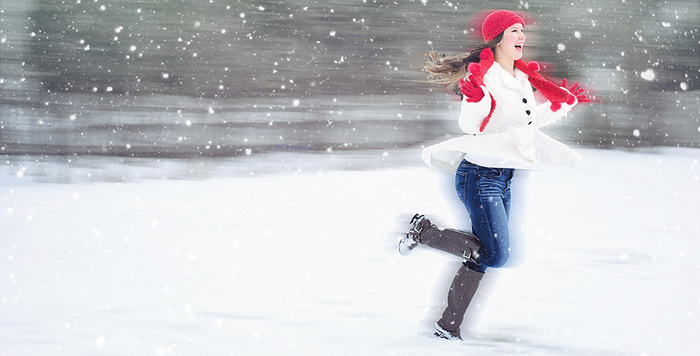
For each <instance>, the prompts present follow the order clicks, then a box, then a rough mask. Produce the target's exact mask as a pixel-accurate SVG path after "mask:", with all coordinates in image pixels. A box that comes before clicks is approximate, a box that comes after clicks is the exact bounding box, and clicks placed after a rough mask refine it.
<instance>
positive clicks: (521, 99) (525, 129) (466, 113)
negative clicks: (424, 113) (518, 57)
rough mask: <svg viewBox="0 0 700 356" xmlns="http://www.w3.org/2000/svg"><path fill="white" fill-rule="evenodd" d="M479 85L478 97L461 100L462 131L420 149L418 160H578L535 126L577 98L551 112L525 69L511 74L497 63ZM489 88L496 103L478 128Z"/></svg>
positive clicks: (527, 163)
mask: <svg viewBox="0 0 700 356" xmlns="http://www.w3.org/2000/svg"><path fill="white" fill-rule="evenodd" d="M484 86H485V87H486V88H485V89H484V94H485V95H484V98H483V99H482V100H481V101H479V102H476V103H470V102H467V101H466V98H463V99H462V104H461V111H460V114H459V127H460V129H462V131H463V132H464V133H465V135H463V136H461V137H457V138H453V139H449V140H447V141H443V142H440V143H438V144H435V145H432V146H429V147H427V148H425V149H424V150H423V153H422V159H423V161H424V162H425V163H426V164H428V165H429V166H433V167H439V168H445V169H448V170H452V171H454V170H456V169H457V166H458V165H459V163H460V162H461V161H462V159H466V160H468V161H469V162H471V163H474V164H478V165H480V166H484V167H494V168H517V169H535V168H538V167H540V166H542V165H551V164H576V163H578V162H579V161H580V160H581V156H580V155H579V154H577V153H576V152H574V151H573V150H571V149H570V148H569V147H567V146H566V145H564V144H563V143H561V142H559V141H556V140H555V139H553V138H551V137H549V136H547V135H546V134H544V133H542V132H541V131H540V130H539V129H540V128H541V127H544V126H546V125H549V124H551V123H552V122H554V121H556V120H558V119H560V118H561V117H562V116H564V115H566V113H568V112H569V111H570V110H571V108H573V107H574V106H575V105H576V103H577V102H574V103H573V104H572V105H568V104H566V103H562V105H561V108H560V109H559V110H557V111H552V110H551V108H550V105H551V103H550V102H545V103H542V104H539V105H537V104H536V103H535V95H534V92H533V89H532V85H531V84H530V82H529V81H528V76H527V74H525V73H523V72H522V71H520V70H518V69H517V68H516V69H515V77H513V76H512V75H511V74H510V73H508V72H507V71H506V70H504V69H503V68H502V67H501V66H500V65H499V64H498V62H494V63H493V65H492V66H491V67H490V68H489V70H488V71H487V72H486V74H485V75H484ZM482 88H483V87H482ZM489 93H491V95H493V97H494V99H495V101H496V108H495V110H494V112H493V115H492V116H491V118H490V120H489V122H488V124H487V125H486V127H485V128H484V131H483V132H479V127H480V125H481V123H482V121H483V120H484V118H486V116H487V115H488V114H489V111H490V110H491V98H490V96H489Z"/></svg>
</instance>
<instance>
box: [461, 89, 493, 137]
mask: <svg viewBox="0 0 700 356" xmlns="http://www.w3.org/2000/svg"><path fill="white" fill-rule="evenodd" d="M480 88H481V90H483V91H484V97H483V98H482V99H481V100H480V101H478V102H476V103H470V102H468V101H467V99H466V97H462V106H461V109H460V112H459V128H460V129H462V131H463V132H464V133H466V134H471V135H474V134H477V133H479V128H480V127H481V122H482V121H484V119H485V118H486V116H488V115H489V112H491V95H490V94H489V92H488V90H486V88H485V87H483V86H482V87H480Z"/></svg>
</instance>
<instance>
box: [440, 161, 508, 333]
mask: <svg viewBox="0 0 700 356" xmlns="http://www.w3.org/2000/svg"><path fill="white" fill-rule="evenodd" d="M512 174H513V171H512V170H509V169H493V168H484V167H480V166H477V165H474V164H471V163H469V162H466V161H464V162H462V164H461V165H460V167H459V169H458V170H457V175H456V177H455V188H456V189H457V194H458V196H459V198H460V200H462V202H463V203H464V205H465V207H466V208H467V211H468V212H469V216H470V218H471V220H472V229H473V231H474V233H475V235H476V236H477V237H478V241H479V242H480V243H481V245H482V247H481V248H480V249H479V250H478V254H479V256H478V257H477V258H476V260H470V259H468V260H467V261H465V262H464V264H463V265H462V266H460V269H459V270H458V271H457V274H456V275H455V278H454V280H453V281H452V284H451V285H450V290H449V292H448V294H447V307H446V308H445V311H444V312H443V313H442V317H441V318H440V320H438V322H437V323H436V327H435V329H436V330H437V331H436V333H435V334H436V335H437V336H440V337H443V338H448V339H461V335H460V327H461V325H462V321H463V320H464V314H465V313H466V311H467V308H468V307H469V304H470V303H471V301H472V298H473V297H474V295H475V294H476V291H477V289H478V287H479V284H480V282H481V279H482V278H483V276H484V272H485V271H486V268H487V267H500V266H502V265H503V264H505V262H506V261H507V260H508V256H509V248H510V238H509V234H508V216H509V215H510V179H511V177H512ZM445 231H447V230H445ZM482 236H483V238H482ZM445 332H447V333H446V334H445Z"/></svg>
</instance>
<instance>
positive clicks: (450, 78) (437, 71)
mask: <svg viewBox="0 0 700 356" xmlns="http://www.w3.org/2000/svg"><path fill="white" fill-rule="evenodd" d="M502 39H503V32H501V33H500V34H499V35H498V36H496V37H495V38H494V39H492V40H491V41H488V42H486V43H484V44H482V45H479V46H478V47H476V48H475V49H473V50H471V51H469V52H464V53H459V54H456V55H452V56H446V55H441V54H439V53H437V52H435V51H430V53H428V57H429V59H428V60H427V61H426V62H425V67H423V69H424V70H425V71H426V72H428V81H429V82H431V83H436V84H447V90H449V91H452V92H454V93H455V94H457V95H459V96H461V95H462V93H461V91H460V89H459V80H460V79H462V78H464V77H466V76H467V68H468V66H469V63H473V62H479V54H481V51H482V50H484V49H485V48H490V49H491V51H495V47H496V45H497V44H498V43H500V42H501V40H502Z"/></svg>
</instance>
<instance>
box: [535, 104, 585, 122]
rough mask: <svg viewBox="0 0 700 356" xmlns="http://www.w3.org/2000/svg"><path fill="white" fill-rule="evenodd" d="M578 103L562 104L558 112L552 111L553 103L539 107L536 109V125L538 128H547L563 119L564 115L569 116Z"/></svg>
mask: <svg viewBox="0 0 700 356" xmlns="http://www.w3.org/2000/svg"><path fill="white" fill-rule="evenodd" d="M577 103H578V101H574V103H573V104H567V103H561V108H559V110H556V111H552V108H551V106H552V103H551V102H550V101H547V102H545V103H542V104H540V105H538V106H537V109H535V124H536V125H537V128H540V127H544V126H547V125H549V124H551V123H553V122H555V121H557V120H559V119H561V118H562V117H563V116H564V115H566V114H568V113H569V111H571V109H572V108H573V107H574V106H576V104H577Z"/></svg>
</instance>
